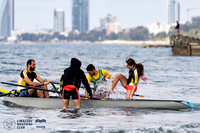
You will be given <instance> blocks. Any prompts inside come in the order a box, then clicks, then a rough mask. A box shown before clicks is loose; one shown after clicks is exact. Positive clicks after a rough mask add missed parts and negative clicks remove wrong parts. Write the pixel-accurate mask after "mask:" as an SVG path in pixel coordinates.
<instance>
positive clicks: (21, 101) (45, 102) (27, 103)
mask: <svg viewBox="0 0 200 133" xmlns="http://www.w3.org/2000/svg"><path fill="white" fill-rule="evenodd" d="M3 99H4V101H8V102H11V103H14V104H16V105H18V106H24V107H36V108H49V109H51V108H57V109H62V106H63V105H62V104H63V103H62V99H60V98H34V97H8V96H4V97H3ZM81 107H82V108H118V107H128V108H139V109H146V108H153V109H175V110H178V109H190V108H193V107H194V105H193V104H192V103H190V102H187V101H181V100H150V99H135V100H125V99H106V100H86V99H82V100H81ZM69 108H74V103H73V101H72V100H70V103H69Z"/></svg>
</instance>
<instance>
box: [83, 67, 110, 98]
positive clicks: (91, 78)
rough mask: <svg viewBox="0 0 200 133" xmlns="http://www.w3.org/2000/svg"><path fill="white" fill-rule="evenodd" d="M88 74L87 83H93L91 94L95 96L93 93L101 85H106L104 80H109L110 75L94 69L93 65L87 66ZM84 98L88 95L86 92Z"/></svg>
mask: <svg viewBox="0 0 200 133" xmlns="http://www.w3.org/2000/svg"><path fill="white" fill-rule="evenodd" d="M86 70H87V72H88V76H87V80H88V83H89V84H90V83H93V85H94V88H92V90H93V94H95V91H96V89H97V87H98V86H99V85H101V84H106V82H107V81H106V78H107V79H111V78H112V77H111V75H110V74H109V73H108V72H107V71H106V70H104V69H95V66H94V65H93V64H89V65H88V66H87V68H86ZM85 94H86V96H87V95H88V94H87V92H85Z"/></svg>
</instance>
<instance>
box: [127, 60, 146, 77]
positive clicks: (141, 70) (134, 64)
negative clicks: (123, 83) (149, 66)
mask: <svg viewBox="0 0 200 133" xmlns="http://www.w3.org/2000/svg"><path fill="white" fill-rule="evenodd" d="M126 63H127V64H128V65H130V66H135V67H136V68H137V70H138V72H139V75H140V76H143V75H144V66H143V65H142V63H138V64H136V63H135V61H134V60H133V59H132V58H126Z"/></svg>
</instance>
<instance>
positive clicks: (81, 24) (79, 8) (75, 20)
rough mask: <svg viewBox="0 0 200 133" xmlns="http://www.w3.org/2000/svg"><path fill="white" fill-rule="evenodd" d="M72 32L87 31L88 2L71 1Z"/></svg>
mask: <svg viewBox="0 0 200 133" xmlns="http://www.w3.org/2000/svg"><path fill="white" fill-rule="evenodd" d="M72 30H78V31H79V32H87V31H88V30H89V0H72Z"/></svg>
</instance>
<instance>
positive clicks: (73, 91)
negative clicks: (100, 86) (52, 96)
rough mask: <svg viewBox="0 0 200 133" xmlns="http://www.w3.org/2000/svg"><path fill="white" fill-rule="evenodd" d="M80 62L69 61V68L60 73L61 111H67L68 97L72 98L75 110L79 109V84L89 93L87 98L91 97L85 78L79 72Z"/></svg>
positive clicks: (75, 60)
mask: <svg viewBox="0 0 200 133" xmlns="http://www.w3.org/2000/svg"><path fill="white" fill-rule="evenodd" d="M81 64H82V63H81V61H79V60H78V59H76V58H72V59H71V65H70V67H68V68H66V69H65V70H64V72H63V73H62V76H61V79H60V90H61V91H62V93H63V94H62V98H63V109H67V108H68V106H69V100H70V97H72V99H73V102H74V104H75V108H76V109H80V107H81V98H80V94H79V91H78V90H79V88H80V85H81V82H82V83H83V85H84V87H85V88H86V90H87V92H88V93H89V98H90V97H92V91H91V88H90V86H89V84H88V82H87V79H86V76H85V74H84V72H83V70H81V69H80V68H81Z"/></svg>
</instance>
